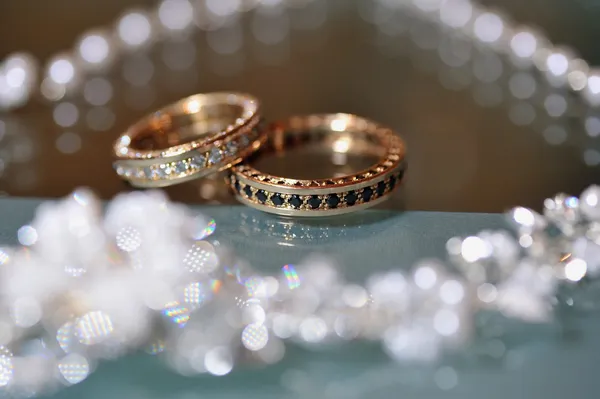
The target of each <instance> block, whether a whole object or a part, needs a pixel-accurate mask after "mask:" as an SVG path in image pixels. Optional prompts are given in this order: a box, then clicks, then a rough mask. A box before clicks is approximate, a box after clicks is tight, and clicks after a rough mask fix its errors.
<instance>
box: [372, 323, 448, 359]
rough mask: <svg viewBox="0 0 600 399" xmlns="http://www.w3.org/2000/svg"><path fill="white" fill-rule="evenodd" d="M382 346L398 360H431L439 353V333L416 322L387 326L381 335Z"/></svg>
mask: <svg viewBox="0 0 600 399" xmlns="http://www.w3.org/2000/svg"><path fill="white" fill-rule="evenodd" d="M383 346H384V349H385V350H386V352H388V354H390V356H392V358H394V359H396V360H397V361H399V362H407V361H417V362H431V361H434V360H435V359H437V358H438V356H439V355H440V353H441V339H440V337H439V335H438V334H436V332H435V331H434V330H433V329H432V328H427V327H425V326H422V325H418V324H413V325H409V326H406V327H404V326H396V327H391V328H389V329H388V330H387V331H386V332H385V334H384V336H383Z"/></svg>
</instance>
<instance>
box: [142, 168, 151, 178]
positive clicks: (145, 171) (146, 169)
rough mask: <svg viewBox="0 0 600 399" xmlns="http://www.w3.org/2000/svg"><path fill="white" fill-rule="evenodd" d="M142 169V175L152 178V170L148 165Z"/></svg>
mask: <svg viewBox="0 0 600 399" xmlns="http://www.w3.org/2000/svg"><path fill="white" fill-rule="evenodd" d="M143 171H144V176H143V177H145V178H148V179H152V178H153V175H152V173H153V171H152V168H151V167H150V166H146V167H145V168H144V169H143Z"/></svg>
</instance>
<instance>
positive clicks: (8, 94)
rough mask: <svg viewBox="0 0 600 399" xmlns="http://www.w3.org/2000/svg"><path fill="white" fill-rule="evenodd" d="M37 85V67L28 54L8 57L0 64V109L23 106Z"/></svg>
mask: <svg viewBox="0 0 600 399" xmlns="http://www.w3.org/2000/svg"><path fill="white" fill-rule="evenodd" d="M36 83H37V65H36V63H35V61H34V59H33V57H32V56H30V55H29V54H24V53H19V54H12V55H9V56H8V57H7V58H6V59H5V61H4V62H3V63H2V64H0V109H13V108H16V107H20V106H22V105H24V104H25V103H26V102H27V100H28V99H29V97H30V96H31V92H32V90H33V87H34V86H35V84H36Z"/></svg>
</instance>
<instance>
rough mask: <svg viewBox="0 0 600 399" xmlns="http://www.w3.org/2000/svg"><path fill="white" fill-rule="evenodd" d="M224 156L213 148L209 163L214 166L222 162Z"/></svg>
mask: <svg viewBox="0 0 600 399" xmlns="http://www.w3.org/2000/svg"><path fill="white" fill-rule="evenodd" d="M222 158H223V155H222V154H221V150H219V149H218V148H213V149H212V150H210V154H209V155H208V163H210V164H212V165H214V164H217V163H219V162H221V159H222Z"/></svg>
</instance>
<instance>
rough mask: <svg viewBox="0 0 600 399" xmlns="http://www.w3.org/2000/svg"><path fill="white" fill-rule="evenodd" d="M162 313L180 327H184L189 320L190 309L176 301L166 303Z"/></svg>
mask: <svg viewBox="0 0 600 399" xmlns="http://www.w3.org/2000/svg"><path fill="white" fill-rule="evenodd" d="M162 313H163V315H165V317H166V318H167V319H169V320H170V321H171V322H173V324H175V325H177V326H178V327H180V328H183V327H185V325H186V324H187V322H188V321H189V320H190V310H189V309H188V308H187V307H186V306H184V305H182V304H180V303H179V302H177V301H174V302H169V303H167V304H166V305H165V307H164V309H163V311H162Z"/></svg>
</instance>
